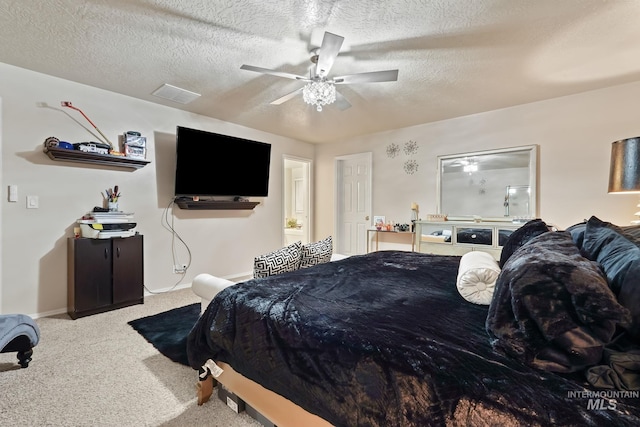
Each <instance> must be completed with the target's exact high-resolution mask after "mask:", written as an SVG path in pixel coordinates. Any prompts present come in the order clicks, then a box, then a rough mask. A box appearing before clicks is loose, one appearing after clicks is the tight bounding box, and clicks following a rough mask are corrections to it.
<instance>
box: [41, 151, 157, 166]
mask: <svg viewBox="0 0 640 427" xmlns="http://www.w3.org/2000/svg"><path fill="white" fill-rule="evenodd" d="M46 153H47V156H49V158H51V159H52V160H58V161H63V162H80V163H91V164H94V165H105V166H114V167H119V168H128V169H140V168H142V167H145V166H146V165H147V164H149V163H151V162H150V161H149V160H142V159H134V158H132V157H124V156H112V155H111V154H98V153H85V152H84V151H80V150H67V149H65V148H58V147H50V148H48V149H47V151H46Z"/></svg>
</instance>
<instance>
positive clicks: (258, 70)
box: [240, 64, 309, 82]
mask: <svg viewBox="0 0 640 427" xmlns="http://www.w3.org/2000/svg"><path fill="white" fill-rule="evenodd" d="M240 69H241V70H247V71H255V72H256V73H263V74H271V75H272V76H277V77H284V78H286V79H293V80H302V81H305V82H308V81H309V78H308V77H305V76H299V75H297V74H291V73H285V72H283V71H276V70H270V69H269V68H262V67H255V66H253V65H247V64H242V66H241V67H240Z"/></svg>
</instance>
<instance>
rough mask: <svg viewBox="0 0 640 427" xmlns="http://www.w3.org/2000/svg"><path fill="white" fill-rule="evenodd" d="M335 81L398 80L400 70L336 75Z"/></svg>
mask: <svg viewBox="0 0 640 427" xmlns="http://www.w3.org/2000/svg"><path fill="white" fill-rule="evenodd" d="M331 80H333V83H335V84H337V85H339V84H351V83H374V82H395V81H396V80H398V70H386V71H371V72H369V73H359V74H348V75H346V76H339V77H334V78H333V79H331Z"/></svg>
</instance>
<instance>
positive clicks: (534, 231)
mask: <svg viewBox="0 0 640 427" xmlns="http://www.w3.org/2000/svg"><path fill="white" fill-rule="evenodd" d="M547 231H549V227H548V226H547V224H546V223H545V222H544V221H543V220H541V219H539V218H538V219H532V220H531V221H529V222H527V223H525V224H524V225H523V226H522V227H520V228H518V229H517V230H516V231H514V232H513V233H511V236H509V239H508V240H507V242H506V243H505V244H504V246H503V247H502V252H501V253H500V262H499V263H498V264H499V265H500V268H502V267H503V266H504V264H505V263H506V262H507V260H508V259H509V257H510V256H511V255H513V253H514V252H515V251H517V250H518V248H519V247H520V246H522V245H524V244H525V243H527V242H528V241H529V240H531V239H533V238H534V237H536V236H538V235H540V234H542V233H546V232H547Z"/></svg>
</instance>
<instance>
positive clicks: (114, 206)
mask: <svg viewBox="0 0 640 427" xmlns="http://www.w3.org/2000/svg"><path fill="white" fill-rule="evenodd" d="M105 194H106V195H107V207H108V208H109V212H118V199H119V198H120V192H119V191H118V186H117V185H116V186H115V187H113V188H108V189H106V190H105Z"/></svg>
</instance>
